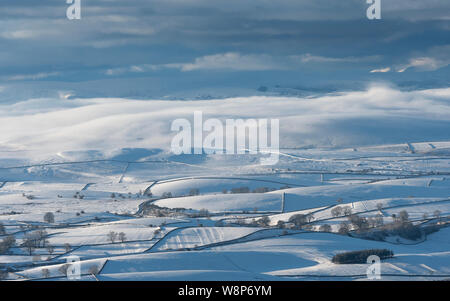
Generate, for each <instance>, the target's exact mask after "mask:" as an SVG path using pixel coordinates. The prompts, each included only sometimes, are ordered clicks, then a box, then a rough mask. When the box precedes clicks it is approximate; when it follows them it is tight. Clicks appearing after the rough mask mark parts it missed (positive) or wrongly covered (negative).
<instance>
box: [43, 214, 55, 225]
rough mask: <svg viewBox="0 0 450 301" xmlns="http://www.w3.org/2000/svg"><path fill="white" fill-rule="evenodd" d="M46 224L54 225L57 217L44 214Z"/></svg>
mask: <svg viewBox="0 0 450 301" xmlns="http://www.w3.org/2000/svg"><path fill="white" fill-rule="evenodd" d="M44 222H46V223H49V224H53V223H54V222H55V215H54V214H53V213H52V212H47V213H46V214H44Z"/></svg>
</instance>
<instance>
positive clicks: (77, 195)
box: [73, 191, 84, 200]
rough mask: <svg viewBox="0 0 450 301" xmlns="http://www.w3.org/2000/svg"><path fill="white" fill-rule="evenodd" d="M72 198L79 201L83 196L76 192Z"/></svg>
mask: <svg viewBox="0 0 450 301" xmlns="http://www.w3.org/2000/svg"><path fill="white" fill-rule="evenodd" d="M73 197H74V198H75V199H79V200H82V199H84V195H82V194H81V193H79V192H78V191H77V192H75V194H74V195H73Z"/></svg>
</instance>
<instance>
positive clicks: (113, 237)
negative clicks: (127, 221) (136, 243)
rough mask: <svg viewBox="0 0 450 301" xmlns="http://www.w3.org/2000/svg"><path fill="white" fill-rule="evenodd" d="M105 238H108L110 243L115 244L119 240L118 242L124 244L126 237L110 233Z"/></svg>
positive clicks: (123, 234) (122, 233)
mask: <svg viewBox="0 0 450 301" xmlns="http://www.w3.org/2000/svg"><path fill="white" fill-rule="evenodd" d="M107 236H108V240H109V241H110V242H111V243H114V242H116V240H119V241H120V242H125V241H126V240H127V236H126V234H125V233H124V232H120V233H117V232H114V231H111V232H109V233H108V234H107Z"/></svg>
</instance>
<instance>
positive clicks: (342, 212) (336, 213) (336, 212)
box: [331, 206, 352, 217]
mask: <svg viewBox="0 0 450 301" xmlns="http://www.w3.org/2000/svg"><path fill="white" fill-rule="evenodd" d="M351 214H352V208H351V207H349V206H345V207H342V206H336V207H334V208H333V209H331V215H332V216H333V217H340V216H349V215H351Z"/></svg>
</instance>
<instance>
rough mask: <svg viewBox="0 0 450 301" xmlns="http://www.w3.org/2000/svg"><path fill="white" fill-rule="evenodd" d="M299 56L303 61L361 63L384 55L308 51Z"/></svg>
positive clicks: (376, 59)
mask: <svg viewBox="0 0 450 301" xmlns="http://www.w3.org/2000/svg"><path fill="white" fill-rule="evenodd" d="M294 57H295V56H294ZM298 58H299V59H300V61H301V62H302V63H360V62H373V61H379V60H380V59H381V58H382V57H381V56H379V55H373V56H361V57H341V58H338V57H325V56H317V55H311V54H310V53H307V54H304V55H301V56H299V57H298Z"/></svg>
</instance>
